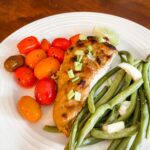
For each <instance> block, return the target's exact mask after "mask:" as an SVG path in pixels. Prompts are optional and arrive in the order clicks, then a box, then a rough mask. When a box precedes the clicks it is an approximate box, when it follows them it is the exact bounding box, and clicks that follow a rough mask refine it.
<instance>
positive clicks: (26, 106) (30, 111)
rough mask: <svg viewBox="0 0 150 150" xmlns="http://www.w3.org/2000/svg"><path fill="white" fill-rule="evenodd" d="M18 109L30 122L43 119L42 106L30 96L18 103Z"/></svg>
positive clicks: (24, 97)
mask: <svg viewBox="0 0 150 150" xmlns="http://www.w3.org/2000/svg"><path fill="white" fill-rule="evenodd" d="M17 107H18V111H19V113H20V114H21V116H22V117H23V118H24V119H26V120H28V121H30V122H37V121H38V120H39V119H40V118H41V115H42V112H41V108H40V105H39V104H38V103H37V102H36V101H35V99H34V98H32V97H30V96H23V97H21V98H20V99H19V101H18V103H17Z"/></svg>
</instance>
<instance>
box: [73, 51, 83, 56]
mask: <svg viewBox="0 0 150 150" xmlns="http://www.w3.org/2000/svg"><path fill="white" fill-rule="evenodd" d="M75 55H80V56H83V55H84V51H83V50H76V51H75Z"/></svg>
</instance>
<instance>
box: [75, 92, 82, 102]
mask: <svg viewBox="0 0 150 150" xmlns="http://www.w3.org/2000/svg"><path fill="white" fill-rule="evenodd" d="M74 99H75V100H76V101H80V100H81V93H80V92H78V91H75V98H74Z"/></svg>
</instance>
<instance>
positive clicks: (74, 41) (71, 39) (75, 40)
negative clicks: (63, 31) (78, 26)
mask: <svg viewBox="0 0 150 150" xmlns="http://www.w3.org/2000/svg"><path fill="white" fill-rule="evenodd" d="M79 36H80V34H76V35H74V36H72V37H71V38H70V43H71V44H75V43H76V42H77V41H78V40H79Z"/></svg>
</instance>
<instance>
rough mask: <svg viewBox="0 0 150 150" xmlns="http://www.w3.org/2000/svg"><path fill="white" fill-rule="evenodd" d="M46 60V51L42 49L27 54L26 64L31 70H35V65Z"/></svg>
mask: <svg viewBox="0 0 150 150" xmlns="http://www.w3.org/2000/svg"><path fill="white" fill-rule="evenodd" d="M44 58H46V53H45V51H44V50H42V49H37V50H33V51H31V52H30V53H28V54H27V56H26V59H25V62H26V65H28V66H29V67H30V68H34V67H35V65H36V64H37V63H38V62H39V61H40V60H42V59H44Z"/></svg>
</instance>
